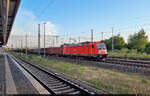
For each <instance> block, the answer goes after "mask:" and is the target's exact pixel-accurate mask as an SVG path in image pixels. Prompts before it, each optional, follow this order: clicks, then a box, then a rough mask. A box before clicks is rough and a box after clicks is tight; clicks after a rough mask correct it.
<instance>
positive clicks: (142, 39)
mask: <svg viewBox="0 0 150 96" xmlns="http://www.w3.org/2000/svg"><path fill="white" fill-rule="evenodd" d="M147 43H148V36H146V32H145V31H144V29H141V30H140V31H139V32H138V33H135V34H133V35H130V36H129V39H128V47H129V48H130V49H136V50H137V51H138V52H139V51H142V50H144V48H145V45H146V44H147Z"/></svg>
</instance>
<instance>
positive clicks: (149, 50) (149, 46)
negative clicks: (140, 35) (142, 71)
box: [145, 43, 150, 54]
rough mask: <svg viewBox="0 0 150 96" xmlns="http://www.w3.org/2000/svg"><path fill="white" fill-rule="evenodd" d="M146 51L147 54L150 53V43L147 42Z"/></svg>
mask: <svg viewBox="0 0 150 96" xmlns="http://www.w3.org/2000/svg"><path fill="white" fill-rule="evenodd" d="M145 52H146V53H147V54H150V43H147V44H146V46H145Z"/></svg>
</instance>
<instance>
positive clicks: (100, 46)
mask: <svg viewBox="0 0 150 96" xmlns="http://www.w3.org/2000/svg"><path fill="white" fill-rule="evenodd" d="M97 47H98V49H106V46H105V44H97Z"/></svg>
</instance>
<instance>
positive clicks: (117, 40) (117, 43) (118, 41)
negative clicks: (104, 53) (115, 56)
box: [102, 34, 125, 50]
mask: <svg viewBox="0 0 150 96" xmlns="http://www.w3.org/2000/svg"><path fill="white" fill-rule="evenodd" d="M113 40H114V49H118V50H120V49H121V48H123V47H124V45H125V41H124V39H123V37H121V36H120V35H119V34H118V35H117V36H113ZM102 42H104V43H105V44H106V46H107V49H108V50H111V49H112V37H111V38H109V39H106V40H104V41H102Z"/></svg>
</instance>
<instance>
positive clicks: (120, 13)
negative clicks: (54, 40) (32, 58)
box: [13, 0, 150, 38]
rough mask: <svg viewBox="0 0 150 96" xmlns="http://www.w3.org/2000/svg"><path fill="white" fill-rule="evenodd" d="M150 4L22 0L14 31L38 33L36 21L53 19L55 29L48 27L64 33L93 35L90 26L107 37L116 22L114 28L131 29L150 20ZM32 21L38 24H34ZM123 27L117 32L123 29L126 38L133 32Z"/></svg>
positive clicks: (129, 0)
mask: <svg viewBox="0 0 150 96" xmlns="http://www.w3.org/2000/svg"><path fill="white" fill-rule="evenodd" d="M149 4H150V0H22V2H21V6H20V8H19V12H18V15H17V18H16V21H15V25H14V26H15V28H14V32H13V33H14V34H15V32H16V33H17V32H18V30H25V31H28V32H29V33H30V32H31V31H32V32H31V33H33V34H34V33H35V34H36V32H37V28H36V26H37V25H36V24H38V23H41V24H42V23H43V22H45V21H49V22H50V23H51V25H50V27H49V28H52V29H47V30H52V31H54V33H55V32H56V33H57V34H59V35H61V36H66V35H69V36H71V35H72V36H75V35H77V36H78V35H83V36H85V37H86V36H87V35H88V36H90V29H91V28H93V29H94V32H95V36H96V35H97V36H99V37H100V32H106V33H105V35H104V36H105V37H104V38H107V37H110V35H111V34H108V33H107V31H111V27H112V26H113V27H114V29H120V28H122V27H123V28H124V27H126V26H127V28H124V29H130V28H128V26H129V27H131V28H132V26H133V27H134V25H137V24H147V23H149V21H150V11H149V10H150V6H149ZM43 10H44V11H43ZM30 15H31V16H30ZM31 22H32V26H35V27H32V26H30V23H31ZM31 27H32V28H31ZM42 27H43V26H42ZM144 27H145V26H144ZM138 28H141V26H140V27H138ZM30 29H31V30H30ZM16 30H17V31H16ZM121 31H122V32H123V31H124V30H123V29H122V30H121ZM121 31H114V33H115V34H118V33H120V34H121V35H122V36H124V37H125V38H127V37H128V35H129V34H130V31H129V30H128V31H124V32H125V33H121ZM135 31H136V30H135V29H133V32H135ZM22 32H24V31H22ZM82 32H84V34H82ZM85 34H87V35H85Z"/></svg>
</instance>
